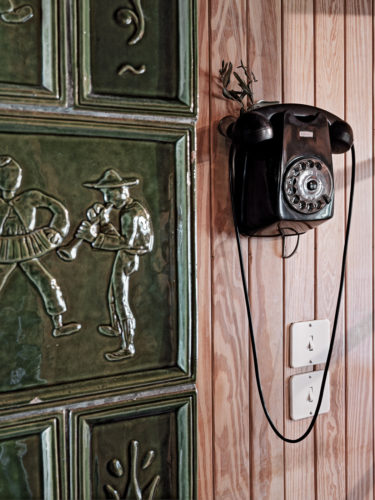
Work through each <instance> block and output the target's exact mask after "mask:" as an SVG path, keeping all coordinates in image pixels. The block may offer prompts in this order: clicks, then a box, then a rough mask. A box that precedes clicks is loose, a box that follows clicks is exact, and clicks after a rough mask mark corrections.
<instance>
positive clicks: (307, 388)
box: [289, 370, 330, 420]
mask: <svg viewBox="0 0 375 500" xmlns="http://www.w3.org/2000/svg"><path fill="white" fill-rule="evenodd" d="M323 372H324V370H318V371H315V372H308V373H301V374H298V375H294V376H293V377H290V379H289V397H290V418H291V419H292V420H301V419H302V418H309V417H312V416H313V415H314V412H315V409H316V405H317V403H318V399H319V393H320V387H321V385H322V379H323ZM329 408H330V389H329V372H328V375H327V381H326V385H325V388H324V395H323V400H322V404H321V407H320V411H319V415H320V414H321V413H328V412H329Z"/></svg>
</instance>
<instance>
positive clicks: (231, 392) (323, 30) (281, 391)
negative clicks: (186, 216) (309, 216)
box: [197, 0, 375, 500]
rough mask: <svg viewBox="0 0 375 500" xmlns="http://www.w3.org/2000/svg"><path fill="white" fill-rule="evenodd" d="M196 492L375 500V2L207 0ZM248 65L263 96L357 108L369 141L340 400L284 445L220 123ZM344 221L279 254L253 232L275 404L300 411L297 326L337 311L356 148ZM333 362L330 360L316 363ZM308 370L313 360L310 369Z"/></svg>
mask: <svg viewBox="0 0 375 500" xmlns="http://www.w3.org/2000/svg"><path fill="white" fill-rule="evenodd" d="M198 25H199V64H200V67H199V77H200V79H199V99H200V113H199V120H198V129H197V131H198V150H197V160H198V162H197V164H198V166H197V208H198V210H197V234H198V248H197V255H198V290H199V293H198V314H199V362H198V391H199V396H198V402H199V408H198V429H199V435H198V445H199V448H198V460H199V462H198V493H199V499H202V500H210V499H215V500H234V499H236V500H245V499H254V500H260V499H269V500H310V499H311V500H312V499H314V500H334V499H338V500H344V499H345V500H346V499H349V500H367V499H372V500H373V499H374V494H375V492H374V484H373V483H374V425H375V423H374V422H375V419H374V401H375V387H374V383H373V380H374V343H373V340H372V339H373V326H374V325H373V323H374V320H373V308H374V294H373V286H374V272H373V259H374V218H373V212H374V182H373V166H374V165H373V155H374V151H375V141H374V134H373V127H374V118H373V117H374V112H375V107H374V91H375V87H374V67H375V64H374V60H375V52H374V29H375V23H374V0H230V1H229V0H198ZM222 59H224V60H227V61H228V60H230V61H232V62H233V63H234V64H235V65H238V64H239V63H240V60H241V59H242V60H243V61H247V63H248V65H249V66H250V68H252V69H253V71H254V73H255V75H256V76H257V78H258V83H257V84H256V86H255V92H256V96H255V97H256V98H257V99H261V98H263V99H266V100H282V101H283V102H301V103H306V104H313V105H316V106H319V107H322V108H325V109H328V110H330V111H332V112H333V113H336V114H337V115H339V116H341V117H343V118H345V119H346V120H347V121H348V122H349V123H350V124H351V126H352V128H353V130H354V136H355V144H356V151H357V167H358V168H357V182H356V195H355V206H354V214H353V222H352V233H351V242H350V248H349V255H348V266H347V274H346V283H345V293H344V296H343V301H342V306H341V315H340V320H339V325H338V334H337V341H336V345H335V350H334V354H333V359H332V368H331V372H330V376H331V410H330V412H329V414H327V415H324V416H321V417H319V419H318V422H317V425H316V427H315V430H314V431H313V433H312V434H311V436H310V437H309V438H308V439H307V440H305V441H304V442H303V443H300V444H298V445H293V444H284V443H282V442H281V441H280V440H279V439H278V438H277V437H276V436H275V435H274V434H273V432H272V430H271V429H270V428H269V427H268V425H267V423H266V420H265V417H264V415H263V413H262V409H261V406H260V403H259V398H258V394H257V390H256V385H255V380H254V373H253V363H252V358H251V352H250V344H249V337H248V328H247V319H246V314H245V305H244V301H243V296H242V289H241V283H240V275H239V264H238V257H237V251H236V247H235V238H234V233H233V229H232V219H231V210H230V200H229V192H228V181H227V177H228V176H227V156H228V144H227V143H226V141H225V139H224V138H222V137H221V136H220V135H219V134H218V131H217V124H218V122H219V120H220V119H221V118H222V117H223V116H225V115H227V114H236V113H238V108H237V107H236V106H235V105H233V103H229V102H227V101H225V100H224V99H223V97H222V96H221V89H220V86H219V83H218V71H219V68H220V65H221V60H222ZM334 169H335V189H336V198H335V216H334V218H333V219H332V220H331V221H329V222H326V223H325V224H323V225H322V226H321V227H320V228H319V229H318V230H316V231H310V233H308V234H306V235H304V236H303V237H302V238H301V243H300V247H299V250H298V253H297V255H296V256H295V257H293V258H292V259H291V260H289V261H283V260H282V259H281V243H280V242H279V241H278V240H264V241H263V240H260V239H259V240H255V239H254V240H251V241H248V240H247V239H246V238H243V239H242V245H243V251H244V252H245V254H247V256H248V259H247V266H248V268H247V272H248V276H249V290H250V297H251V304H252V310H253V314H254V324H255V330H256V340H257V347H258V352H259V359H260V369H261V378H262V381H263V385H264V388H265V391H264V392H265V400H266V403H267V405H268V407H269V409H270V414H271V416H272V418H273V419H274V421H275V422H276V424H277V426H278V428H279V429H280V430H282V431H284V432H285V433H286V434H287V435H288V436H292V437H293V436H297V435H299V434H300V433H301V432H303V430H304V429H305V428H306V427H307V425H308V421H300V422H298V423H296V422H293V421H291V420H290V419H289V404H288V380H289V377H290V376H291V375H292V374H294V373H296V372H297V371H298V370H293V369H291V368H290V367H289V326H290V323H291V322H294V321H302V320H308V319H322V318H329V319H330V320H331V322H332V321H333V317H334V311H335V305H336V296H337V289H338V282H339V275H340V263H341V252H342V246H343V241H344V234H345V227H346V209H347V204H348V195H349V190H348V185H349V182H350V172H351V159H350V155H347V157H346V158H344V157H343V156H342V155H339V156H335V157H334ZM319 368H321V367H319ZM299 371H306V369H302V370H299Z"/></svg>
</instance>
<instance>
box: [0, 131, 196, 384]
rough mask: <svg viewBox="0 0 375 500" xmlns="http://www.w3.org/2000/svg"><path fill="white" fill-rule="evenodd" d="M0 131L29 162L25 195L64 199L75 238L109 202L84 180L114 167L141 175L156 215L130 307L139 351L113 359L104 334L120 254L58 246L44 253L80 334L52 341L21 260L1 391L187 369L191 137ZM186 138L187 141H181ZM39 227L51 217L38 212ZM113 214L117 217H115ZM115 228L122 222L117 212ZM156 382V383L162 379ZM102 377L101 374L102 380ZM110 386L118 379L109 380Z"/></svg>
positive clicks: (7, 309) (1, 362) (4, 146)
mask: <svg viewBox="0 0 375 500" xmlns="http://www.w3.org/2000/svg"><path fill="white" fill-rule="evenodd" d="M181 141H183V139H180V140H176V138H175V139H173V140H171V139H163V140H159V139H157V138H156V137H155V138H154V139H153V140H151V139H148V140H135V139H134V138H132V139H129V138H128V139H126V138H120V137H118V138H110V137H100V136H96V137H89V136H77V135H76V136H72V135H61V136H58V135H44V134H39V135H38V134H33V133H31V134H25V133H17V134H10V133H1V134H0V152H1V154H2V155H11V156H12V157H14V159H16V160H17V162H18V163H19V165H20V166H21V167H22V173H23V179H22V185H21V187H20V189H19V192H22V191H27V190H29V189H37V190H39V191H41V192H43V193H45V194H48V195H50V196H52V197H54V198H55V199H57V200H59V201H60V202H62V203H63V204H64V205H65V206H66V207H67V208H68V210H69V216H70V221H71V227H70V231H69V234H68V236H67V237H66V238H65V243H67V242H68V241H69V240H71V239H72V238H73V237H74V234H75V231H76V229H77V227H78V226H79V224H80V221H81V220H82V219H85V218H86V210H87V208H88V207H90V206H92V205H93V204H94V203H97V202H102V201H103V200H102V195H101V192H100V191H99V190H96V189H88V188H85V187H84V186H83V184H84V183H85V182H87V181H90V180H93V179H98V178H99V177H100V176H102V174H103V172H104V171H106V170H107V169H111V168H115V169H116V170H117V171H118V172H119V173H120V174H121V176H123V177H134V176H136V177H138V178H139V179H140V184H139V186H135V187H131V188H130V190H131V195H132V196H133V197H134V198H136V199H138V200H139V201H140V202H141V203H142V204H143V205H144V206H145V207H147V210H148V211H149V212H150V214H151V220H152V225H153V231H154V246H153V249H152V251H151V252H150V253H147V254H146V255H143V256H140V258H139V269H138V271H136V272H134V273H133V274H132V275H131V276H130V292H129V297H130V307H131V309H132V311H133V314H134V316H135V319H136V329H135V350H136V353H135V355H134V357H132V358H129V359H125V360H122V361H116V362H110V361H108V360H107V359H106V358H105V354H106V353H108V352H112V351H116V350H117V349H118V348H119V345H120V340H119V339H118V338H110V337H105V336H103V335H100V334H99V332H98V325H100V324H109V311H108V301H107V292H108V286H109V281H110V277H111V272H112V267H113V260H114V258H115V255H116V252H115V251H103V250H98V249H94V248H92V247H91V246H90V244H89V243H86V242H85V243H83V244H82V245H81V247H80V250H79V252H78V255H77V258H76V260H73V261H72V262H64V261H62V260H61V259H59V258H58V256H57V255H56V252H54V251H51V252H49V253H48V254H47V255H45V256H43V257H41V258H39V261H40V262H41V263H42V264H43V266H44V267H45V268H46V269H47V270H48V271H49V272H50V273H51V275H52V276H53V278H55V279H56V281H57V283H58V284H59V286H60V288H61V290H62V293H63V295H64V298H65V301H66V303H67V312H66V313H65V314H63V318H64V321H65V322H71V321H75V322H79V323H81V324H82V329H81V331H79V332H78V333H76V334H74V335H71V336H66V337H58V338H55V337H53V336H52V330H53V325H52V322H51V318H50V316H49V315H48V314H47V312H46V310H45V307H44V305H43V302H42V298H41V295H40V293H39V292H38V289H37V288H36V286H35V285H34V284H33V283H32V282H31V281H30V280H29V278H28V277H27V275H26V274H25V273H24V271H23V270H22V269H21V267H20V266H19V265H17V266H16V268H15V269H14V270H13V272H12V274H11V275H10V276H9V277H8V279H7V281H6V283H5V285H4V287H3V289H2V290H1V291H0V341H1V344H2V346H3V347H4V348H3V349H2V350H1V353H0V391H1V392H8V391H13V390H16V389H17V390H18V389H24V388H28V387H37V386H39V387H41V386H51V385H56V384H61V383H69V382H79V381H90V380H95V379H101V378H102V377H112V376H115V375H119V376H120V375H124V376H125V377H124V381H125V382H126V383H128V384H131V383H132V380H133V379H134V380H135V379H136V377H140V376H141V377H142V376H143V375H144V374H147V376H148V377H149V378H150V380H152V379H153V377H154V375H153V374H154V373H155V374H156V375H155V377H156V379H157V377H158V376H161V375H160V374H162V376H163V377H164V378H168V371H169V370H173V369H174V370H176V369H178V370H180V371H181V373H186V374H187V373H188V370H189V368H188V367H189V364H190V362H191V361H190V356H191V351H190V349H191V342H192V340H191V335H192V333H191V325H192V319H191V316H190V311H191V287H192V284H191V256H190V236H189V235H190V229H189V228H190V224H191V221H190V201H189V196H190V194H189V191H188V190H187V189H186V178H187V177H186V176H187V164H186V153H187V151H186V141H185V143H184V142H182V143H181ZM184 144H185V146H184ZM37 213H38V219H37V227H41V226H44V225H46V224H47V223H48V221H49V219H50V213H49V211H48V210H38V212H37ZM116 217H118V216H117V215H116ZM113 223H114V226H115V227H117V228H119V223H120V221H119V220H118V219H117V218H115V220H114V221H113ZM156 379H155V380H156ZM103 380H104V379H103ZM108 383H109V384H110V383H111V381H110V380H109V381H108Z"/></svg>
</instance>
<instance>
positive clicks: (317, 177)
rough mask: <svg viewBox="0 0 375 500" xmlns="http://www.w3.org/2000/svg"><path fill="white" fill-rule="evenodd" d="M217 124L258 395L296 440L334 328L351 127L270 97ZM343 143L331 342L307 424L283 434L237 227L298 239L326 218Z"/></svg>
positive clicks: (241, 230) (247, 232)
mask: <svg viewBox="0 0 375 500" xmlns="http://www.w3.org/2000/svg"><path fill="white" fill-rule="evenodd" d="M219 130H220V131H221V132H222V133H223V134H224V135H225V136H226V137H228V138H229V139H230V140H231V141H232V145H231V150H230V155H229V181H230V182H229V183H230V192H231V200H232V210H233V219H234V226H235V232H236V240H237V248H238V252H239V258H240V269H241V277H242V283H243V289H244V295H245V301H246V308H247V314H248V320H249V331H250V337H251V345H252V351H253V358H254V370H255V376H256V381H257V387H258V392H259V397H260V400H261V404H262V407H263V410H264V412H265V415H266V418H267V420H268V422H269V424H270V425H271V427H272V429H273V431H274V432H275V433H276V435H277V436H278V437H280V438H281V439H282V440H284V441H286V442H288V443H298V442H299V441H302V440H303V439H305V438H306V437H307V436H308V434H309V433H310V432H311V430H312V428H313V426H314V424H315V421H316V419H317V417H318V414H319V410H320V406H321V403H322V399H323V393H324V387H325V383H326V379H327V375H328V369H329V365H330V360H331V356H332V350H333V345H334V340H335V335H336V330H337V322H338V316H339V310H340V302H341V295H342V290H343V284H344V276H345V263H346V254H347V247H348V241H349V230H350V222H351V214H352V206H353V193H354V181H355V152H354V146H353V132H352V129H351V127H350V125H349V124H348V123H346V122H345V121H343V120H341V119H340V118H338V117H337V116H335V115H333V114H332V113H329V112H328V111H325V110H323V109H319V108H316V107H313V106H307V105H303V104H274V103H272V104H268V105H267V104H255V105H253V107H252V108H251V109H250V110H249V111H245V112H242V113H241V114H240V116H239V117H238V118H237V119H235V118H233V117H226V118H224V119H223V120H222V121H221V122H220V125H219ZM349 149H351V152H352V178H351V190H350V197H349V206H348V219H347V226H346V236H345V244H344V250H343V256H342V265H341V278H340V285H339V291H338V298H337V305H336V312H335V318H334V322H333V328H332V336H331V343H330V346H329V350H328V356H327V361H326V366H325V369H324V373H323V378H322V385H321V390H320V395H319V398H318V403H317V407H316V410H315V413H314V416H313V418H312V420H311V423H310V425H309V426H308V428H307V430H306V431H305V433H304V434H302V435H301V436H300V437H298V438H296V439H289V438H287V437H285V436H283V435H282V434H281V433H280V432H279V431H278V429H277V428H276V427H275V425H274V424H273V422H272V420H271V418H270V416H269V414H268V411H267V408H266V405H265V402H264V397H263V391H262V387H261V382H260V375H259V368H258V360H257V353H256V348H255V337H254V331H253V326H252V319H251V312H250V301H249V297H248V293H247V289H248V288H247V284H246V277H245V270H244V265H243V258H242V253H241V245H240V233H241V234H243V235H245V236H256V237H262V236H268V237H272V236H274V237H275V236H281V237H283V239H285V237H287V236H292V235H298V238H299V235H300V234H302V233H305V232H306V231H307V230H308V229H312V228H314V227H316V226H318V225H319V224H321V223H322V222H324V221H325V220H328V219H330V218H331V217H332V216H333V204H334V176H333V168H332V153H334V154H340V153H345V152H347V151H348V150H349ZM297 244H298V243H297ZM293 253H294V252H293ZM291 255H292V254H291ZM291 255H289V256H288V257H290V256H291ZM283 256H284V255H283Z"/></svg>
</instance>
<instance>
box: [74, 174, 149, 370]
mask: <svg viewBox="0 0 375 500" xmlns="http://www.w3.org/2000/svg"><path fill="white" fill-rule="evenodd" d="M138 183H139V179H137V178H135V177H131V178H122V177H121V176H120V174H119V173H118V172H117V171H116V170H114V169H110V170H107V171H106V172H104V174H103V175H102V176H101V178H100V179H98V180H97V181H92V182H87V183H85V184H84V186H85V187H88V188H93V189H98V190H100V191H101V193H102V195H103V198H104V203H105V205H103V204H100V203H96V204H95V205H93V206H92V207H91V208H90V209H89V210H88V211H87V220H86V221H83V222H82V223H81V224H80V226H79V228H78V230H77V233H76V238H78V239H82V240H85V241H88V242H90V244H91V246H92V247H93V248H96V249H100V250H105V251H110V252H116V255H115V258H114V263H113V268H112V274H111V278H110V283H109V290H108V303H109V304H108V305H109V311H110V317H111V324H110V325H100V326H99V327H98V330H99V333H101V334H102V335H106V336H109V337H121V345H120V348H119V349H118V350H116V351H114V352H108V353H106V354H105V358H106V359H107V360H108V361H119V360H123V359H126V358H129V357H132V356H134V354H135V347H134V334H135V326H136V321H135V318H134V315H133V312H132V310H131V309H130V305H129V279H130V275H131V274H133V273H134V272H135V271H137V270H138V267H139V257H140V256H141V255H145V254H146V253H148V252H151V250H152V247H153V241H154V234H153V229H152V223H151V217H150V214H149V212H148V211H147V209H146V208H145V207H144V206H143V205H142V204H141V203H140V202H139V201H138V200H136V199H133V198H131V197H130V192H129V188H130V187H131V186H135V185H137V184H138ZM111 215H112V216H116V215H117V216H118V217H119V221H120V224H119V225H120V228H119V230H118V229H117V228H116V227H115V225H114V224H112V223H111Z"/></svg>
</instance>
